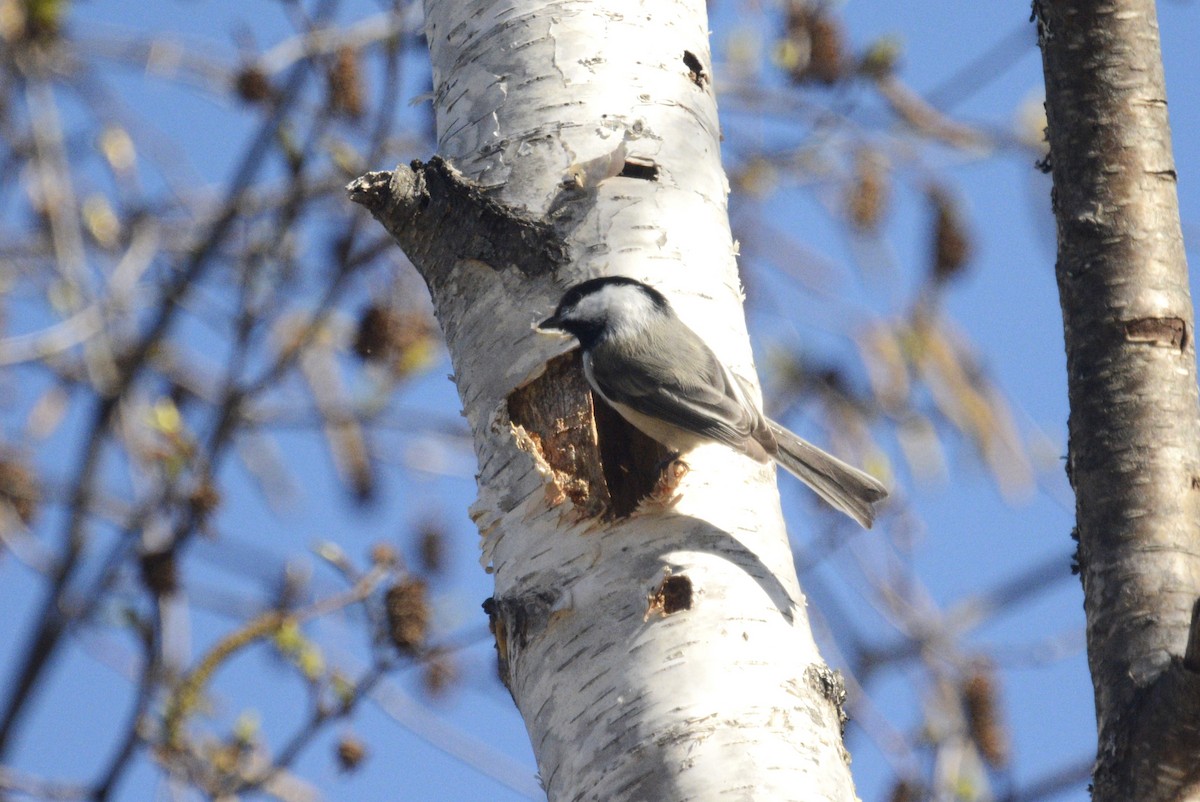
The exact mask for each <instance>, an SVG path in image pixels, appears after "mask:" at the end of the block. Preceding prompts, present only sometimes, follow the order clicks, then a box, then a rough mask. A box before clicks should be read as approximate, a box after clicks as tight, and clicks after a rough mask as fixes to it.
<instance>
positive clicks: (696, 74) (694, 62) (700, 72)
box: [683, 50, 708, 89]
mask: <svg viewBox="0 0 1200 802" xmlns="http://www.w3.org/2000/svg"><path fill="white" fill-rule="evenodd" d="M683 66H685V67H687V69H688V80H689V81H691V82H692V83H694V84H695V85H696V86H697V87H699V88H700V89H703V88H704V86H705V84H707V83H708V73H706V72H705V71H704V65H703V64H701V63H700V59H698V58H697V57H696V54H695V53H693V52H692V51H690V50H685V51H683Z"/></svg>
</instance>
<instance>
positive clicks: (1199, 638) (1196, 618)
mask: <svg viewBox="0 0 1200 802" xmlns="http://www.w3.org/2000/svg"><path fill="white" fill-rule="evenodd" d="M1183 667H1184V668H1186V669H1187V670H1188V671H1191V672H1192V673H1193V674H1200V599H1197V600H1196V603H1195V604H1193V605H1192V625H1191V626H1190V627H1189V628H1188V640H1187V648H1186V649H1185V650H1184V652H1183Z"/></svg>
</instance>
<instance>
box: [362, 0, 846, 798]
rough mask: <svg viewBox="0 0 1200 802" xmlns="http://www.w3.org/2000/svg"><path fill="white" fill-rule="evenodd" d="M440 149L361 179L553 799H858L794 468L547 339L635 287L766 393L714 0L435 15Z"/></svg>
mask: <svg viewBox="0 0 1200 802" xmlns="http://www.w3.org/2000/svg"><path fill="white" fill-rule="evenodd" d="M425 12H426V34H427V37H428V40H429V47H430V57H431V60H432V64H433V78H434V95H435V99H434V103H435V108H436V115H437V127H438V148H439V153H440V156H439V157H438V158H435V159H432V160H431V161H430V162H429V163H427V164H420V163H416V164H414V165H412V166H411V167H400V168H398V169H397V170H396V171H395V172H393V173H372V174H368V175H367V176H364V177H363V178H361V179H359V180H358V181H356V182H354V183H353V184H352V185H351V188H350V192H351V196H352V198H353V199H354V200H355V201H357V202H359V203H361V204H363V205H364V206H366V207H367V208H368V209H370V210H371V212H372V213H373V214H374V215H375V216H376V218H377V219H379V220H380V222H381V223H383V224H384V225H385V226H386V227H387V228H388V230H389V231H390V232H391V233H392V234H393V235H394V236H395V238H396V239H397V241H398V242H399V243H400V245H401V246H402V247H403V248H404V250H405V252H406V253H407V254H408V256H409V258H410V259H411V260H412V261H413V263H414V264H415V265H416V267H417V269H418V270H419V271H420V272H421V274H422V275H423V277H424V278H425V280H426V281H427V283H428V285H429V288H430V291H431V293H432V296H433V300H434V305H435V308H436V311H437V315H438V318H439V320H440V322H441V324H442V327H443V330H444V332H445V336H446V342H447V345H448V347H449V350H450V354H451V359H452V361H453V364H454V380H455V383H456V385H457V388H458V391H459V394H460V397H461V399H462V404H463V413H464V415H465V416H466V418H467V420H468V422H469V424H470V427H471V430H472V432H473V435H474V442H475V448H476V451H477V455H478V458H479V465H480V468H479V475H478V484H479V496H478V499H477V501H476V502H475V504H474V505H473V507H472V511H471V512H472V517H473V518H474V520H475V521H476V523H477V524H478V526H479V531H480V534H481V547H482V554H483V558H482V559H483V563H484V565H485V567H486V568H487V569H488V570H490V571H491V572H492V573H493V574H494V577H495V593H494V596H493V597H492V598H491V599H489V600H488V603H487V604H486V605H485V608H486V610H487V612H488V614H489V616H490V619H491V623H492V627H493V631H494V633H495V636H496V647H497V650H498V653H499V657H500V666H501V673H502V676H503V678H504V681H505V683H506V685H507V686H508V688H509V690H510V691H511V692H512V695H513V698H514V700H515V701H516V703H517V706H518V708H519V709H520V711H521V714H522V716H523V717H524V720H525V722H526V725H527V727H528V730H529V734H530V737H531V740H532V744H533V748H534V752H535V754H536V757H537V761H538V768H539V774H540V777H541V780H542V782H543V785H544V787H545V789H546V791H547V794H548V796H549V798H550V799H551V800H555V801H557V800H604V801H605V802H612V801H613V800H650V799H655V800H657V799H662V800H704V799H713V800H717V799H720V800H734V799H739V800H740V799H770V800H773V801H776V800H798V801H799V800H803V801H804V802H811V801H812V800H853V799H855V794H854V788H853V784H852V782H851V779H850V773H849V769H848V759H847V757H846V754H845V751H844V749H843V747H842V739H841V732H840V727H841V724H842V713H841V703H842V698H843V696H844V691H843V690H842V686H841V682H840V677H838V675H837V674H836V673H835V672H832V671H830V669H829V668H828V667H827V666H825V664H824V663H823V662H822V661H821V658H820V655H819V654H818V653H817V650H816V647H815V645H814V643H813V640H812V635H811V632H810V629H809V625H808V619H807V616H806V612H805V607H804V597H803V595H802V593H801V592H800V588H799V585H798V582H797V580H796V575H795V570H794V568H793V564H792V555H791V549H790V547H789V544H788V540H787V535H786V532H785V531H784V527H783V521H782V516H781V514H780V508H779V496H778V491H777V489H776V486H775V482H774V470H773V468H771V467H769V466H762V465H759V464H758V463H755V462H753V461H752V460H750V459H748V458H744V457H741V456H738V455H736V454H733V453H732V452H731V451H730V450H729V449H726V448H723V447H721V446H705V447H701V448H699V449H697V450H695V451H693V452H691V453H690V454H689V455H688V456H687V462H688V465H689V466H690V471H688V472H687V473H686V475H683V476H682V477H680V476H678V475H676V476H675V478H676V479H677V480H678V486H677V487H675V488H671V487H670V486H669V485H664V484H662V483H661V482H660V481H659V479H660V473H659V465H658V463H659V462H660V461H661V459H662V457H663V453H662V451H661V449H660V448H658V447H657V445H656V444H654V443H652V442H650V441H648V440H646V438H644V437H642V436H640V435H639V434H638V433H636V432H635V431H634V430H632V429H631V428H629V427H628V425H626V424H625V423H624V421H622V420H621V419H620V418H619V417H618V416H616V415H615V413H612V412H611V411H609V410H606V408H604V407H603V406H602V405H601V404H600V403H598V402H596V401H594V400H593V399H592V397H591V394H590V392H589V391H588V389H587V385H586V382H585V380H584V378H583V375H582V371H581V369H580V363H579V359H578V356H577V355H576V354H575V353H573V352H571V351H570V346H569V345H568V344H566V343H564V342H562V341H559V340H554V339H548V338H546V337H545V336H544V335H539V334H537V333H535V332H534V331H533V324H534V323H535V322H536V321H538V320H541V319H542V318H544V317H546V315H547V314H549V312H551V311H552V310H553V308H554V305H555V303H556V302H557V300H558V298H559V296H560V294H561V293H562V291H563V290H564V289H565V288H566V287H567V286H570V285H571V284H574V283H576V282H578V281H581V280H583V279H585V278H589V277H593V276H597V275H608V274H622V275H628V276H632V277H634V278H638V279H640V280H643V281H647V282H648V283H651V284H653V285H655V286H656V287H657V288H658V289H660V290H661V291H663V292H664V293H665V294H667V295H668V296H669V297H670V298H671V300H672V303H673V305H674V306H675V307H676V309H677V311H678V312H679V314H680V316H681V317H683V318H684V320H685V321H686V322H688V323H689V324H690V325H692V326H693V327H694V328H696V329H697V330H698V331H700V332H702V333H703V335H704V336H705V338H706V339H707V341H708V343H709V345H710V346H711V347H712V348H713V349H714V350H715V351H716V352H717V354H718V355H719V356H720V357H721V358H722V359H723V360H724V361H725V362H726V364H728V365H729V366H730V367H731V369H733V370H734V371H736V372H738V373H739V374H741V375H742V376H743V377H745V378H747V379H748V380H749V381H750V382H751V383H752V384H753V383H754V367H753V361H752V358H751V353H750V348H749V342H748V338H747V336H746V329H745V321H744V317H743V314H742V308H741V288H740V284H739V282H738V278H737V267H736V259H735V256H736V253H735V252H736V247H735V245H734V243H733V241H732V238H731V234H730V230H729V223H728V217H727V211H726V195H727V193H728V185H727V182H726V179H725V175H724V173H723V171H722V169H721V165H720V145H719V143H720V129H719V126H718V122H717V115H716V102H715V98H714V95H713V90H712V85H711V80H710V76H709V70H710V66H709V65H710V60H709V51H708V31H707V18H706V11H705V5H704V2H703V0H608V2H600V1H598V0H516V1H514V0H508V1H507V2H504V1H500V2H498V1H497V0H427V2H426V7H425Z"/></svg>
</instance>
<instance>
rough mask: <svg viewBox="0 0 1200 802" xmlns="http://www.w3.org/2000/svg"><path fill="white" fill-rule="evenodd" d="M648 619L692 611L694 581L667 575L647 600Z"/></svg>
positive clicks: (679, 575) (679, 576) (680, 575)
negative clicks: (653, 616)
mask: <svg viewBox="0 0 1200 802" xmlns="http://www.w3.org/2000/svg"><path fill="white" fill-rule="evenodd" d="M646 601H647V607H646V618H650V616H652V615H654V614H656V613H657V614H659V615H662V616H663V617H664V618H665V617H666V616H668V615H674V614H675V613H680V612H683V611H684V610H690V609H692V580H690V579H688V578H687V576H685V575H683V574H678V575H674V576H672V575H671V574H669V573H667V574H665V575H664V576H663V579H662V582H659V583H658V587H657V588H655V589H654V592H653V593H651V594H650V595H649V597H647V599H646Z"/></svg>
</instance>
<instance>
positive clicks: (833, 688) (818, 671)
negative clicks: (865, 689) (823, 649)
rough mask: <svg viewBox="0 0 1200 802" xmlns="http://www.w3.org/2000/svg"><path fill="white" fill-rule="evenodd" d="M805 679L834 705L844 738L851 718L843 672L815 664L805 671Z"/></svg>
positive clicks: (821, 664) (822, 664)
mask: <svg viewBox="0 0 1200 802" xmlns="http://www.w3.org/2000/svg"><path fill="white" fill-rule="evenodd" d="M804 679H805V681H806V682H808V684H809V685H810V686H812V687H813V688H816V689H817V691H818V692H819V693H820V694H821V696H823V697H825V698H826V699H828V700H829V702H830V703H832V704H833V707H834V710H836V711H837V717H838V727H839V729H840V730H841V733H842V735H843V736H844V735H845V734H846V722H847V721H849V716H847V715H846V710H845V706H846V681H845V680H844V679H843V678H842V672H840V671H835V670H834V669H832V668H830V667H829V666H827V665H825V664H824V663H813V664H811V665H809V667H808V668H806V669H805V670H804Z"/></svg>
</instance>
